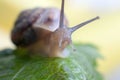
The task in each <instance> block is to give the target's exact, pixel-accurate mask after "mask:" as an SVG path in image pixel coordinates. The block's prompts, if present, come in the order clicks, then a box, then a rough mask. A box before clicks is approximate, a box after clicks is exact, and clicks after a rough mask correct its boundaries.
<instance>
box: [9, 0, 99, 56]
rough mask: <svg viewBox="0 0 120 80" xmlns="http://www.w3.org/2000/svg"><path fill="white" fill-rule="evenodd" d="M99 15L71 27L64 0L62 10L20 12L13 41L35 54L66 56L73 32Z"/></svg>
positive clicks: (12, 36) (40, 9)
mask: <svg viewBox="0 0 120 80" xmlns="http://www.w3.org/2000/svg"><path fill="white" fill-rule="evenodd" d="M98 18H99V17H95V18H93V19H91V20H88V21H86V22H83V23H81V24H79V25H77V26H75V27H72V28H69V27H68V21H67V19H66V17H65V16H64V0H62V5H61V10H59V9H56V8H35V9H28V10H25V11H23V12H21V13H20V15H19V16H18V18H17V20H16V22H15V25H14V28H13V30H12V32H11V40H12V42H13V43H14V44H15V45H16V46H17V47H18V48H19V47H20V48H25V49H27V50H28V51H29V52H31V53H33V54H39V55H42V56H47V57H66V56H65V55H66V52H65V53H64V51H65V48H66V47H67V46H68V45H69V44H71V42H72V40H71V34H72V33H73V32H74V31H75V30H77V29H79V28H80V27H82V26H84V25H86V24H88V23H89V22H92V21H94V20H96V19H98Z"/></svg>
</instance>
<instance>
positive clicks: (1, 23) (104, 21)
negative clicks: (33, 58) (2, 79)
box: [0, 0, 120, 80]
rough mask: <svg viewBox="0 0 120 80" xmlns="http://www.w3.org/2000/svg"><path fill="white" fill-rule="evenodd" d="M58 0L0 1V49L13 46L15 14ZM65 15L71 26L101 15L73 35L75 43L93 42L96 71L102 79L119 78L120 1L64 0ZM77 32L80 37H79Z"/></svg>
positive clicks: (58, 4)
mask: <svg viewBox="0 0 120 80" xmlns="http://www.w3.org/2000/svg"><path fill="white" fill-rule="evenodd" d="M60 4H61V0H0V50H2V49H4V48H15V46H14V45H13V44H12V43H11V40H10V31H11V29H12V28H13V24H14V21H15V20H16V18H17V16H18V14H19V13H20V12H21V11H22V10H24V9H28V8H35V7H57V8H60ZM65 14H66V16H67V18H68V20H69V24H70V27H72V26H74V25H77V24H79V23H81V22H83V21H86V20H88V19H91V18H93V17H96V16H100V20H97V21H95V22H92V23H90V24H88V25H86V26H84V27H82V28H81V29H79V30H77V31H76V32H75V33H74V34H73V35H72V38H73V41H74V43H92V44H95V45H96V46H97V47H98V48H99V51H100V53H101V54H102V56H104V59H103V60H98V63H99V66H98V70H99V71H100V72H101V73H102V74H103V75H104V76H105V80H120V78H119V76H120V58H119V57H120V0H66V3H65ZM78 35H79V36H78Z"/></svg>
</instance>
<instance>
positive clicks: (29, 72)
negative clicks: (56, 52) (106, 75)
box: [0, 45, 102, 80]
mask: <svg viewBox="0 0 120 80" xmlns="http://www.w3.org/2000/svg"><path fill="white" fill-rule="evenodd" d="M68 49H69V50H70V52H71V55H70V56H69V57H68V58H45V57H33V58H29V57H28V56H26V57H18V56H17V55H15V54H19V53H20V54H21V50H15V51H13V50H10V49H7V50H3V51H1V52H0V80H102V77H101V74H100V73H98V72H97V71H96V59H97V58H98V57H100V56H99V53H98V51H97V48H95V47H93V46H91V45H76V51H75V52H73V51H71V49H70V48H68ZM14 53H15V54H14ZM23 53H24V51H22V54H23Z"/></svg>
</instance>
